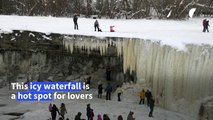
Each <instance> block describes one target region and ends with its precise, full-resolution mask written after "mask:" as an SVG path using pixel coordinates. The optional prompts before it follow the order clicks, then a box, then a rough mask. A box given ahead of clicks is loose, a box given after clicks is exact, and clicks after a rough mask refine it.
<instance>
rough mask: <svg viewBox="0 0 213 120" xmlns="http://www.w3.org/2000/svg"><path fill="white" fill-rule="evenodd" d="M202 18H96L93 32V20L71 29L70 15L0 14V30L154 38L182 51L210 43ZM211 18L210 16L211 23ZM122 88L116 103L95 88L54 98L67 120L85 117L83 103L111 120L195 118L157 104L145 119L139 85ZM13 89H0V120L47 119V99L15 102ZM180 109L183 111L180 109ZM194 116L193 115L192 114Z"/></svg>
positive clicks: (2, 31)
mask: <svg viewBox="0 0 213 120" xmlns="http://www.w3.org/2000/svg"><path fill="white" fill-rule="evenodd" d="M202 19H203V18H193V19H189V20H184V21H175V20H146V19H142V20H109V19H99V24H100V27H101V29H102V31H103V32H94V21H95V20H94V19H86V18H79V23H78V24H79V30H74V29H73V28H74V25H73V20H72V18H54V17H25V16H3V15H1V16H0V29H1V33H11V32H12V30H23V31H24V30H28V31H36V32H43V33H46V34H47V35H49V34H50V33H59V34H66V35H85V36H96V37H98V38H100V39H104V37H125V38H141V39H144V40H151V41H157V42H159V41H160V43H161V44H162V45H165V44H166V45H169V46H172V47H174V48H176V49H178V50H180V51H182V50H183V51H185V50H186V46H185V45H187V44H195V45H210V46H211V47H212V46H213V34H212V32H211V27H210V32H209V33H203V32H202ZM211 21H212V19H210V25H211ZM111 25H114V26H115V32H114V33H111V32H109V26H111ZM123 87H128V88H130V89H128V90H126V91H124V94H123V95H122V102H117V101H116V99H117V97H116V93H114V94H113V100H112V101H106V100H104V99H97V97H96V96H97V92H96V90H95V89H91V90H90V91H84V93H85V92H86V93H87V92H89V93H92V94H93V96H94V98H93V100H55V101H53V102H52V103H55V104H56V105H57V106H59V105H60V103H61V102H64V103H65V104H66V107H67V110H68V114H67V115H66V117H68V118H70V119H71V120H72V119H73V118H74V116H75V115H76V114H77V112H79V111H81V112H82V113H83V115H82V118H86V104H88V103H90V104H91V107H92V108H93V109H94V113H95V118H94V119H96V116H97V114H102V115H103V114H104V113H107V114H108V115H109V117H110V118H111V119H112V120H116V118H117V116H118V115H120V114H121V115H123V117H124V119H126V117H127V115H128V113H129V111H130V110H131V111H134V113H135V114H134V116H135V118H136V120H196V119H197V117H198V116H197V115H196V114H189V113H185V114H183V113H178V112H172V111H169V110H166V109H163V108H160V107H158V106H156V107H155V109H154V117H153V118H149V117H148V112H149V108H148V107H147V106H146V105H138V96H137V94H138V91H140V90H141V87H140V86H139V85H138V84H126V85H124V86H123ZM13 92H15V91H8V86H7V87H4V88H2V89H0V108H1V109H0V118H1V120H8V119H11V120H13V119H18V120H22V119H23V120H34V119H35V120H47V119H48V118H50V112H49V111H48V105H49V102H17V101H15V100H11V99H10V94H11V93H13ZM183 111H184V110H183ZM7 113H21V114H22V113H23V115H22V116H21V117H20V116H19V117H17V116H11V115H5V114H7ZM193 115H194V116H193Z"/></svg>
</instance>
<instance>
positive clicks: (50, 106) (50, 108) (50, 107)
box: [48, 103, 52, 112]
mask: <svg viewBox="0 0 213 120" xmlns="http://www.w3.org/2000/svg"><path fill="white" fill-rule="evenodd" d="M48 109H49V111H50V112H51V111H52V104H51V103H50V104H49V107H48Z"/></svg>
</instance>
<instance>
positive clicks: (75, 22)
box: [73, 14, 78, 30]
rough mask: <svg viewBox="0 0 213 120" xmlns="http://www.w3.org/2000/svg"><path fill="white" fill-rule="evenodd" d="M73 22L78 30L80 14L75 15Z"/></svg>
mask: <svg viewBox="0 0 213 120" xmlns="http://www.w3.org/2000/svg"><path fill="white" fill-rule="evenodd" d="M73 22H74V29H75V30H76V29H77V30H78V16H77V15H76V14H75V15H74V17H73Z"/></svg>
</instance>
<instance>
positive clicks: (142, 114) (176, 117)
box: [0, 85, 194, 120]
mask: <svg viewBox="0 0 213 120" xmlns="http://www.w3.org/2000/svg"><path fill="white" fill-rule="evenodd" d="M124 87H126V88H128V90H125V91H124V94H122V96H121V99H122V101H121V102H117V101H116V100H117V97H116V94H115V93H114V94H113V98H112V101H106V100H105V99H104V98H105V96H103V98H102V99H97V92H96V91H95V90H94V89H92V90H90V91H89V92H84V93H93V97H94V98H93V99H92V100H67V99H65V100H54V101H53V102H52V104H56V105H57V106H58V107H59V106H60V104H61V103H62V102H64V103H65V105H66V108H67V111H68V114H66V115H65V116H66V118H69V119H70V120H73V119H74V117H75V115H76V114H77V113H78V112H82V118H86V105H87V104H88V103H90V104H91V108H92V109H94V114H95V117H94V120H96V119H97V115H98V114H101V115H103V114H108V115H109V117H110V118H111V120H117V117H118V115H122V116H123V118H124V120H125V119H126V118H127V115H128V113H129V111H133V112H134V117H135V118H136V120H194V118H191V117H189V116H187V115H183V114H180V113H175V112H171V111H167V110H165V109H162V108H159V107H155V109H154V113H153V116H154V117H153V118H149V117H148V114H149V108H148V107H147V106H146V105H139V104H138V102H139V100H138V96H137V94H138V93H137V92H136V90H137V89H135V88H137V87H136V86H135V85H124ZM13 92H15V91H8V88H7V87H6V88H3V89H0V93H1V95H0V103H1V104H5V106H2V107H0V118H1V120H8V119H12V118H16V116H9V115H3V114H4V113H24V115H23V116H21V117H20V118H19V119H18V120H47V119H49V118H50V117H51V114H50V112H49V111H48V106H49V103H50V102H17V101H16V100H11V99H10V94H11V93H13ZM57 118H59V116H58V117H57Z"/></svg>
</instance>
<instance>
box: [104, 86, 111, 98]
mask: <svg viewBox="0 0 213 120" xmlns="http://www.w3.org/2000/svg"><path fill="white" fill-rule="evenodd" d="M105 91H106V100H111V92H112V86H111V84H110V83H108V85H107V87H106V89H105Z"/></svg>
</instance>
